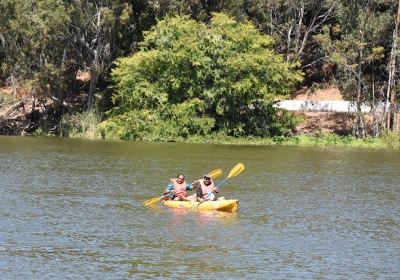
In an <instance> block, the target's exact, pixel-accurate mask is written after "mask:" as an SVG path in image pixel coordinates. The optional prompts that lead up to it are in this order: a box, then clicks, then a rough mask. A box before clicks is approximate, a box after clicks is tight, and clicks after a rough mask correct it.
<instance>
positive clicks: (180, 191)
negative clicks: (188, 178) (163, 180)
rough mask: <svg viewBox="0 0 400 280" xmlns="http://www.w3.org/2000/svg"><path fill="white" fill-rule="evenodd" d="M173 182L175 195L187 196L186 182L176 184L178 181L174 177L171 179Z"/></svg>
mask: <svg viewBox="0 0 400 280" xmlns="http://www.w3.org/2000/svg"><path fill="white" fill-rule="evenodd" d="M173 184H174V191H175V195H176V196H187V195H188V193H187V191H186V187H187V184H186V182H183V183H182V184H178V182H177V181H176V180H175V179H174V180H173Z"/></svg>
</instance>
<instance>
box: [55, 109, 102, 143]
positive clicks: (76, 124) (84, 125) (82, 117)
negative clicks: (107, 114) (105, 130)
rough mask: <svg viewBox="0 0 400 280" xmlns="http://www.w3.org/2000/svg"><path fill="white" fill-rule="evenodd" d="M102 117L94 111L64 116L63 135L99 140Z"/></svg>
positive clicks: (62, 120) (62, 122)
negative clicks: (99, 126)
mask: <svg viewBox="0 0 400 280" xmlns="http://www.w3.org/2000/svg"><path fill="white" fill-rule="evenodd" d="M99 123H100V116H99V114H98V113H97V112H95V111H94V110H89V111H84V112H82V113H75V114H72V115H64V116H63V117H62V119H61V135H62V136H69V137H80V138H88V139H99V138H100V133H99V131H98V125H99Z"/></svg>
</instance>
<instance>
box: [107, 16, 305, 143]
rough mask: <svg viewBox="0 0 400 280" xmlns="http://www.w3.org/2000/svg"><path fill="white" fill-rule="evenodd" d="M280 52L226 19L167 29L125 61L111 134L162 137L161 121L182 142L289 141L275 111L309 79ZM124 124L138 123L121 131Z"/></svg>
mask: <svg viewBox="0 0 400 280" xmlns="http://www.w3.org/2000/svg"><path fill="white" fill-rule="evenodd" d="M272 46H273V39H272V38H271V37H269V36H265V35H262V34H261V33H260V32H259V31H258V30H257V29H256V28H255V27H254V26H253V25H252V24H250V23H247V22H246V23H238V22H236V21H235V20H233V19H232V18H230V17H228V16H226V15H224V14H214V15H213V17H212V19H211V21H210V23H209V25H205V24H203V23H198V22H196V21H193V20H190V19H188V18H187V17H173V18H167V19H165V20H161V21H159V22H158V24H157V25H156V26H155V27H154V28H153V29H152V30H151V31H149V32H146V33H145V38H144V41H143V43H142V45H141V51H139V52H138V53H136V54H134V55H133V56H131V57H127V58H122V59H119V60H118V63H117V67H116V68H115V70H114V71H113V74H112V77H113V81H114V84H115V90H116V92H115V94H114V100H115V102H116V104H117V108H116V109H115V110H113V112H112V113H111V116H112V117H111V118H110V119H109V120H108V121H107V122H106V124H108V126H107V125H106V124H103V128H104V131H105V132H104V133H106V132H107V130H108V129H109V131H111V130H114V131H115V130H118V131H125V132H123V133H122V134H121V135H125V136H124V137H126V135H127V133H126V131H128V130H130V129H131V130H130V131H131V132H130V133H131V134H132V133H133V134H135V133H136V132H137V129H136V130H135V129H133V130H135V131H136V132H134V131H133V130H132V127H136V128H138V127H147V128H149V127H153V128H152V129H151V128H150V130H152V131H150V132H149V131H147V132H148V133H154V131H156V130H157V126H160V125H161V126H162V124H160V123H161V122H160V121H157V120H165V121H166V122H167V123H169V125H170V126H169V127H170V128H171V127H172V128H177V129H171V131H173V132H174V133H176V134H177V135H178V136H182V137H187V136H188V135H193V134H206V133H209V132H210V131H222V132H224V133H225V134H227V135H232V136H245V135H253V136H268V135H275V134H281V133H283V131H284V129H285V124H283V123H282V122H280V119H279V118H278V117H277V114H276V113H277V112H276V111H275V109H274V108H273V107H272V103H273V101H274V100H275V99H276V98H279V97H282V96H285V95H287V94H289V93H290V90H291V89H292V87H293V85H294V84H295V83H297V82H300V81H301V80H302V75H301V73H300V72H299V71H298V70H296V65H294V64H290V63H287V62H285V60H284V59H283V57H282V56H280V55H278V54H276V53H275V52H274V51H273V49H272ZM135 115H136V116H141V117H139V118H137V119H135V118H134V116H135ZM122 119H129V120H130V121H132V122H134V123H130V124H125V125H126V126H129V127H125V128H121V127H120V126H121V125H122V126H123V122H122V121H121V120H122ZM143 122H144V124H143ZM139 123H141V124H140V125H139ZM146 123H147V125H146ZM118 127H119V128H118ZM286 128H287V127H286ZM166 130H168V129H164V131H166ZM128 134H129V133H128ZM135 135H136V134H135ZM135 137H137V135H136V136H135Z"/></svg>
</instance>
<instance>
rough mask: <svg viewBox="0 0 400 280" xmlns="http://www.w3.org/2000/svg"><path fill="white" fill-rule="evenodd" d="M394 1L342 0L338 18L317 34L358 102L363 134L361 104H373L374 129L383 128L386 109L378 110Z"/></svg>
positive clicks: (344, 89)
mask: <svg viewBox="0 0 400 280" xmlns="http://www.w3.org/2000/svg"><path fill="white" fill-rule="evenodd" d="M393 15H394V5H393V3H392V2H390V1H385V0H377V1H351V2H348V1H341V2H340V3H339V4H338V9H337V11H336V17H335V18H336V22H335V23H334V24H333V25H330V26H329V25H326V26H324V29H323V32H322V33H321V34H320V35H318V36H316V37H315V38H316V39H317V40H318V41H319V43H320V46H321V49H322V50H323V51H324V52H325V55H326V58H328V59H329V60H330V61H331V62H333V63H335V65H336V66H337V71H336V77H335V78H336V82H337V84H338V85H339V88H340V89H341V91H342V93H343V94H344V95H345V97H346V98H347V100H350V101H353V102H354V103H355V104H356V106H357V111H358V112H357V115H356V118H355V123H354V134H355V135H356V136H358V137H364V136H365V135H366V134H367V133H368V131H367V130H366V126H365V120H364V114H363V113H362V112H361V105H362V104H365V103H367V104H371V105H372V108H373V113H374V125H373V133H374V134H375V135H378V134H379V133H380V132H381V130H382V129H383V128H384V125H385V123H384V116H385V111H379V110H375V109H376V108H378V105H379V104H382V103H383V102H386V101H387V99H388V97H387V96H386V94H385V88H386V87H387V77H388V73H387V68H386V65H387V64H388V63H387V58H388V57H389V51H390V49H391V41H390V39H391V38H392V36H391V34H392V30H393V29H392V28H393V27H392V23H393V18H394V16H393Z"/></svg>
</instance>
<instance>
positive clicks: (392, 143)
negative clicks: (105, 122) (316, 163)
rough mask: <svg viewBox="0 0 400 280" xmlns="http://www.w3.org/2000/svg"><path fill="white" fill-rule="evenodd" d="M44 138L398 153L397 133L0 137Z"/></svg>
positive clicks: (399, 134) (398, 138) (398, 140)
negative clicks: (163, 138)
mask: <svg viewBox="0 0 400 280" xmlns="http://www.w3.org/2000/svg"><path fill="white" fill-rule="evenodd" d="M21 136H22V137H35V138H36V137H46V138H64V139H80V140H83V141H88V140H89V141H106V142H108V141H110V142H112V141H117V142H119V141H128V142H130V141H142V142H153V143H182V144H215V145H232V146H235V145H249V146H299V147H338V148H341V147H342V148H373V149H393V150H399V149H400V133H387V134H386V135H383V136H380V137H366V138H356V137H354V136H340V135H337V134H322V135H317V136H311V135H297V136H290V137H284V136H279V137H271V138H252V137H251V138H234V137H229V136H221V135H211V136H208V137H189V138H187V139H174V140H162V139H136V140H124V139H102V138H101V137H96V138H92V137H84V135H80V136H78V135H75V136H64V137H60V136H59V135H3V134H0V137H21Z"/></svg>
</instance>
